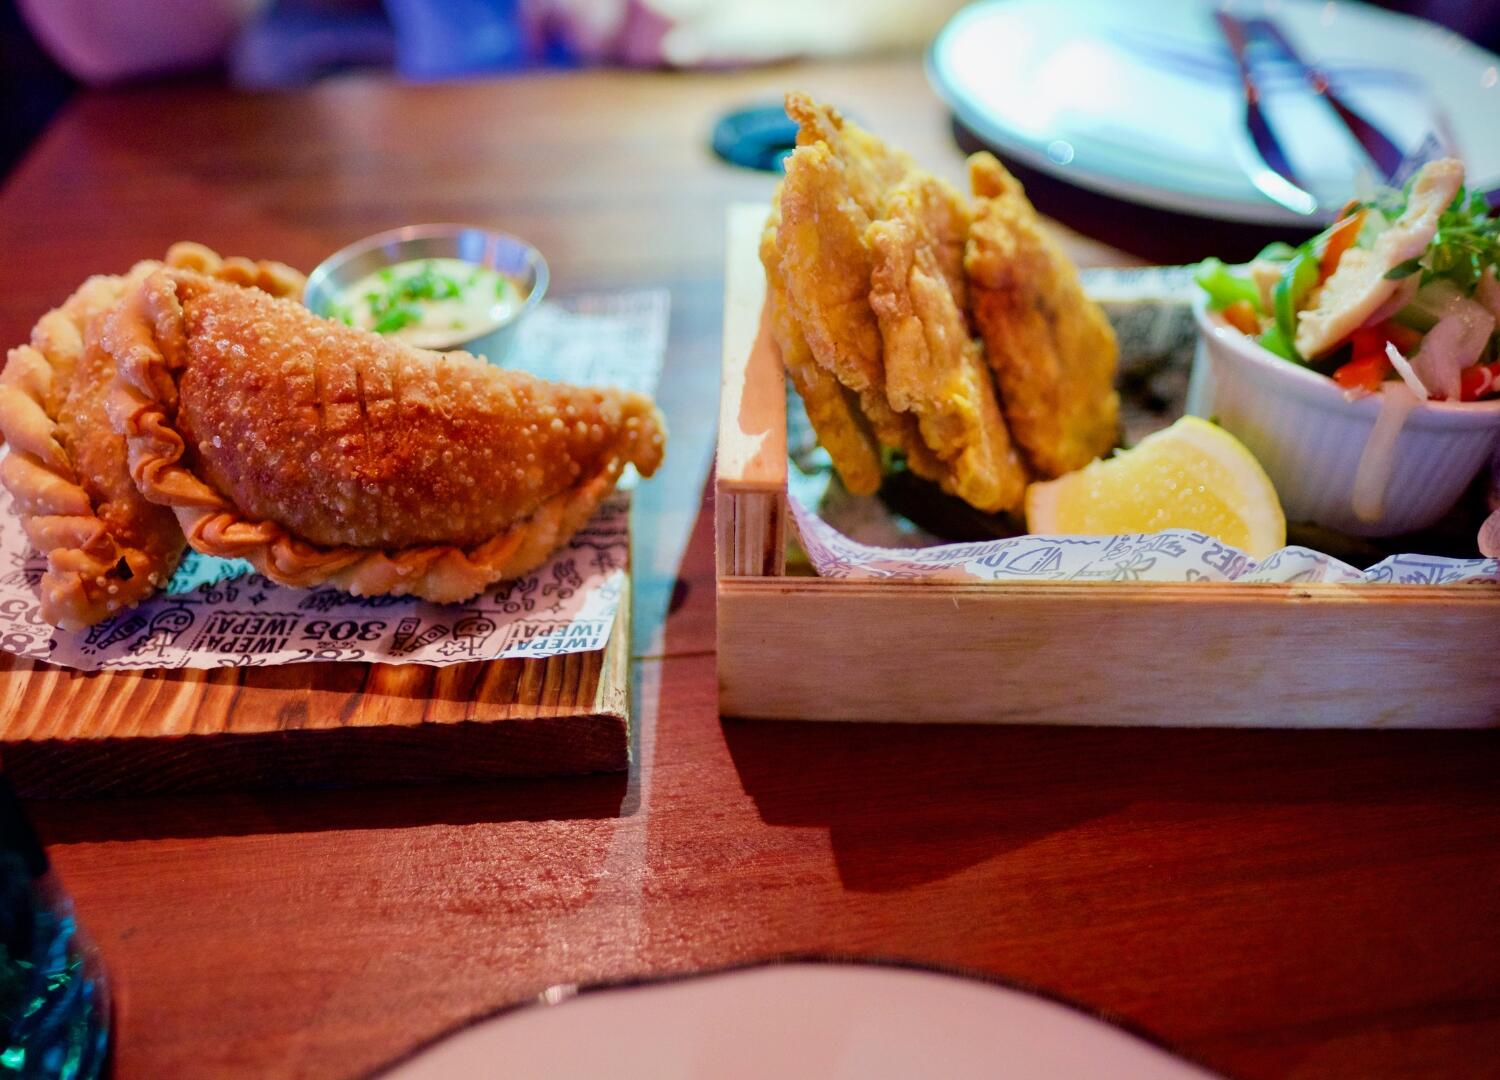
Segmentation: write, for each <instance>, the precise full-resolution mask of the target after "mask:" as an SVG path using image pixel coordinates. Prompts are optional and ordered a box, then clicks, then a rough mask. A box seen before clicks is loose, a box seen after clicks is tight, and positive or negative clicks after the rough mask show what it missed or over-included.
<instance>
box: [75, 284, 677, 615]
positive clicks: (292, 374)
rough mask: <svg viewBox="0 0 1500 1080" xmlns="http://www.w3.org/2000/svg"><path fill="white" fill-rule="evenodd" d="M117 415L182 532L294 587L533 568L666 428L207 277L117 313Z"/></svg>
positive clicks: (463, 584)
mask: <svg viewBox="0 0 1500 1080" xmlns="http://www.w3.org/2000/svg"><path fill="white" fill-rule="evenodd" d="M104 340H105V343H106V345H107V346H108V348H109V350H110V351H111V353H113V354H114V356H115V359H116V362H117V372H116V377H115V382H114V387H113V391H112V396H111V401H110V414H111V418H112V420H113V423H114V426H115V428H116V430H117V431H119V432H120V433H121V434H123V435H124V436H125V437H126V440H127V445H128V452H129V461H130V468H131V474H132V476H133V477H134V478H135V480H136V483H137V484H138V485H139V487H140V489H141V491H142V493H143V494H144V495H145V496H146V497H147V498H148V499H150V500H152V501H153V502H156V503H158V504H161V505H163V506H168V507H170V508H171V509H172V510H173V512H174V513H175V514H176V517H177V520H178V522H179V524H180V525H181V527H182V529H183V532H184V533H185V535H186V537H187V541H188V543H189V544H190V545H192V547H194V548H195V549H196V550H198V551H202V552H205V553H207V554H211V555H222V556H228V557H241V558H245V559H248V560H249V561H250V562H251V563H252V564H254V565H255V567H256V568H257V569H258V570H259V571H260V572H261V573H263V574H265V575H266V576H267V577H270V578H272V579H273V580H275V581H278V582H281V583H283V584H287V585H293V586H301V587H311V586H314V585H319V584H323V583H330V584H334V585H337V586H339V587H341V588H344V589H346V590H348V591H349V592H351V593H354V594H356V595H365V596H368V595H377V594H386V593H390V594H402V595H404V594H411V595H415V596H420V597H424V598H426V599H429V600H435V601H439V602H451V601H458V600H464V599H467V598H469V597H471V596H473V595H475V594H476V593H478V592H480V591H481V590H483V589H484V588H485V587H486V586H488V585H490V584H492V583H493V582H495V581H499V580H501V579H503V578H508V577H514V576H517V575H519V574H523V573H525V572H526V571H528V570H530V569H533V568H534V567H536V566H537V565H539V564H540V563H541V562H543V561H544V560H545V559H546V558H547V556H548V555H549V554H550V553H551V552H552V551H553V550H555V549H556V548H557V547H558V546H559V545H560V544H562V543H563V542H565V541H566V540H567V539H568V537H569V536H571V535H572V533H573V532H575V531H576V530H577V529H578V528H579V527H580V526H582V525H583V524H584V523H585V522H586V521H587V520H588V518H589V517H590V516H591V515H592V513H593V511H594V509H595V508H596V507H597V506H598V503H599V501H600V500H601V499H602V498H603V497H604V496H605V495H606V494H608V492H609V491H610V490H611V489H612V488H613V486H614V483H615V481H616V480H617V479H618V477H619V475H620V472H621V471H622V470H623V469H624V467H625V466H626V464H634V465H635V466H636V467H637V468H638V469H639V470H640V471H641V472H642V473H643V474H645V475H648V476H649V475H650V474H651V473H652V472H653V471H655V469H656V467H657V465H658V464H659V463H660V460H661V456H662V451H663V446H664V442H665V434H664V430H663V427H664V425H663V422H662V419H661V415H660V413H659V412H658V411H657V410H656V407H655V406H654V405H653V404H652V403H651V402H650V400H648V399H647V398H644V397H642V396H640V395H638V394H628V393H624V392H621V391H615V390H592V389H584V388H580V387H572V386H565V385H561V384H554V383H549V382H546V381H544V380H541V379H537V378H534V377H532V376H529V375H525V374H522V373H520V372H514V371H505V370H501V369H499V368H495V367H492V366H490V365H489V364H486V363H485V362H484V361H482V360H479V359H476V358H474V357H471V356H467V355H465V354H462V353H444V354H439V353H434V352H428V351H426V350H422V349H416V348H412V347H410V346H407V345H404V344H401V343H399V342H396V341H392V340H389V339H386V338H382V337H379V336H378V335H375V334H372V333H368V332H366V331H362V330H358V329H355V328H353V327H348V326H344V325H343V324H341V323H338V322H335V321H333V320H329V319H322V318H319V317H317V316H315V315H313V314H312V313H311V312H309V311H307V310H306V309H305V308H303V307H302V306H301V305H300V304H295V303H292V302H289V301H285V300H277V299H273V298H271V297H268V296H266V295H264V294H263V293H260V292H257V291H255V290H253V289H247V288H241V287H238V286H235V285H229V284H225V283H224V282H222V281H218V280H215V279H213V278H210V277H207V276H205V275H202V274H198V273H194V272H191V271H184V270H173V269H162V270H158V271H156V272H153V273H152V274H150V275H149V276H147V277H146V278H145V280H144V281H142V282H141V283H140V284H139V286H138V287H137V288H135V289H134V291H133V292H132V293H131V294H130V295H128V296H127V297H126V298H125V300H124V301H123V302H122V303H121V304H120V305H119V307H117V308H116V309H115V311H114V312H113V313H112V315H111V316H110V319H109V321H108V323H107V325H106V328H105V332H104Z"/></svg>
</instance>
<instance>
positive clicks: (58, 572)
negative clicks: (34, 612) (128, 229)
mask: <svg viewBox="0 0 1500 1080" xmlns="http://www.w3.org/2000/svg"><path fill="white" fill-rule="evenodd" d="M167 263H168V264H169V265H174V266H193V267H198V268H200V269H202V270H204V271H205V272H208V273H212V274H219V275H223V276H226V277H228V278H232V279H234V280H239V281H243V282H245V283H247V284H254V285H258V286H259V287H261V288H265V289H268V290H271V291H274V292H277V293H280V294H295V293H299V292H300V291H301V288H302V281H303V279H302V276H301V275H300V274H298V273H297V272H296V271H294V270H291V269H290V268H289V267H285V266H282V265H281V264H279V263H253V262H251V261H250V260H248V259H230V260H223V259H220V258H219V256H218V255H216V254H215V253H214V252H212V251H210V250H209V249H208V248H205V247H203V246H201V245H198V244H177V245H175V246H174V247H173V248H172V249H171V250H170V251H169V252H168V253H167ZM160 266H161V264H160V263H155V262H143V263H140V264H138V265H137V266H135V267H134V268H133V269H132V270H131V271H130V272H129V273H128V274H126V275H124V276H106V275H100V276H97V277H92V278H89V279H88V281H86V282H84V284H83V285H82V286H80V287H79V289H78V290H77V291H76V292H75V293H74V294H73V295H72V296H70V297H69V298H68V299H67V300H66V301H65V302H64V303H63V304H62V306H60V307H59V308H56V309H55V310H53V311H50V312H48V313H47V314H46V315H44V316H42V318H41V319H40V320H39V321H38V322H37V324H36V327H35V328H34V329H33V331H32V333H31V342H30V344H28V345H22V346H20V347H18V348H15V349H12V350H11V351H10V354H9V357H8V360H7V363H6V366H5V370H4V371H3V372H0V432H3V433H4V436H5V440H6V442H7V443H8V444H9V446H10V452H9V453H8V454H7V455H6V457H5V459H4V462H3V464H0V481H3V482H4V484H5V486H6V487H7V488H8V489H9V490H10V492H11V494H12V496H13V497H14V498H15V502H16V509H17V511H18V513H19V515H20V518H21V523H22V527H23V528H24V529H25V531H26V535H27V538H28V539H29V540H30V541H31V543H32V545H33V546H34V547H36V548H37V550H39V551H40V552H42V553H43V555H45V556H46V558H47V569H46V571H45V573H44V574H43V576H42V579H41V581H40V583H39V587H38V598H39V602H40V610H41V615H42V617H43V618H44V619H46V620H47V621H48V622H51V623H53V624H54V625H56V626H61V627H63V628H64V629H81V628H82V627H85V626H89V625H91V624H93V623H96V622H98V621H100V620H101V619H104V618H106V617H108V616H109V615H110V614H112V613H113V612H115V611H118V610H120V609H122V608H126V607H129V606H131V605H133V604H136V603H138V602H139V601H140V600H142V599H144V598H145V597H147V596H149V595H150V594H151V593H153V592H155V591H156V590H157V589H158V588H159V587H160V586H161V585H162V584H164V583H165V582H166V580H167V578H168V577H170V576H171V573H172V571H173V569H175V567H176V565H177V561H178V559H179V558H180V557H181V555H182V551H183V547H184V541H183V536H182V530H181V529H180V528H178V525H177V521H176V519H175V518H174V517H173V515H172V514H171V512H170V511H168V510H166V509H164V508H162V507H159V506H155V505H153V504H152V503H150V502H148V501H146V499H144V498H143V497H142V496H141V494H140V492H139V491H138V490H137V489H136V486H135V484H134V483H133V482H132V481H131V478H130V474H129V471H128V469H127V466H126V455H125V442H124V440H123V439H122V438H120V436H119V435H117V434H116V433H115V431H114V429H113V428H112V427H111V426H110V423H109V420H108V417H107V416H106V415H105V398H106V395H107V392H108V389H109V386H110V382H111V380H112V378H113V375H114V360H113V358H112V357H111V356H110V354H109V352H108V351H107V350H105V348H104V347H103V345H102V344H101V342H100V340H99V338H100V328H101V325H102V322H103V320H104V318H105V317H106V314H107V313H108V312H109V311H110V309H112V308H113V307H114V306H115V305H116V304H117V303H118V302H119V300H120V299H121V297H122V296H124V295H125V294H126V293H127V292H128V291H129V290H131V289H132V288H134V287H136V286H137V285H139V284H140V282H142V281H143V280H144V279H145V278H146V277H147V276H148V275H149V274H151V273H152V272H154V271H155V270H156V269H158V268H159V267H160Z"/></svg>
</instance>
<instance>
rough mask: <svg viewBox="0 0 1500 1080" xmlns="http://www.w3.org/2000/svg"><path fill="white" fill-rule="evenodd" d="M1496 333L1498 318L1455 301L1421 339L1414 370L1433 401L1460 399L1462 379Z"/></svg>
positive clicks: (1471, 304)
mask: <svg viewBox="0 0 1500 1080" xmlns="http://www.w3.org/2000/svg"><path fill="white" fill-rule="evenodd" d="M1494 331H1495V316H1493V315H1491V314H1490V313H1489V311H1488V310H1486V309H1485V307H1484V305H1482V304H1476V303H1475V302H1474V301H1473V300H1454V301H1453V302H1452V303H1450V304H1449V305H1448V308H1447V311H1446V312H1444V314H1443V317H1442V318H1441V319H1439V320H1438V322H1437V325H1436V326H1434V327H1433V328H1432V329H1431V330H1429V331H1427V335H1426V336H1425V337H1423V338H1422V346H1421V348H1419V349H1418V350H1417V351H1416V354H1415V355H1413V356H1412V358H1411V366H1412V370H1413V371H1415V372H1416V373H1417V376H1418V378H1420V379H1421V380H1422V383H1423V385H1425V386H1426V387H1427V389H1428V390H1429V391H1431V392H1432V396H1433V397H1444V398H1447V399H1448V400H1449V401H1457V400H1458V398H1459V392H1458V390H1459V384H1460V381H1461V379H1460V375H1459V373H1460V372H1461V371H1463V369H1464V368H1466V367H1468V366H1470V365H1471V364H1474V363H1476V362H1477V361H1478V360H1479V357H1480V355H1481V354H1482V353H1483V352H1484V347H1485V345H1486V344H1488V343H1489V340H1490V334H1492V333H1494Z"/></svg>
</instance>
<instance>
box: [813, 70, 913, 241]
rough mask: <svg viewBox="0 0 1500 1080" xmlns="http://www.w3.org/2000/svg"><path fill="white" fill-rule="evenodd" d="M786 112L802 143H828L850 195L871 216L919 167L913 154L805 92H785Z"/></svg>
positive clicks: (881, 210) (880, 208) (877, 214)
mask: <svg viewBox="0 0 1500 1080" xmlns="http://www.w3.org/2000/svg"><path fill="white" fill-rule="evenodd" d="M786 114H787V116H789V117H791V118H792V119H793V120H795V121H796V122H797V145H798V146H799V147H800V146H816V145H818V144H819V143H822V144H823V145H824V146H826V147H828V151H829V153H830V154H831V155H832V156H833V158H834V159H835V160H836V161H837V162H838V163H839V165H840V167H841V169H842V172H843V175H844V185H845V188H846V189H847V191H848V193H849V197H850V198H852V199H853V200H854V201H855V203H857V204H858V206H859V208H860V209H861V210H863V211H864V212H865V214H866V215H868V216H869V217H872V218H874V217H879V216H881V214H882V213H883V212H884V210H885V198H886V195H887V193H888V192H889V191H890V189H891V188H893V187H895V186H896V185H897V184H898V183H900V182H901V181H902V179H904V178H905V177H906V176H907V175H908V174H910V173H913V172H916V171H918V169H917V163H916V162H915V161H913V160H912V158H911V155H909V154H907V153H906V152H905V151H902V150H897V149H895V148H894V147H891V146H887V145H886V144H885V143H884V142H883V141H881V140H880V139H879V138H877V137H876V136H874V135H872V134H870V133H869V132H868V131H866V130H865V129H864V128H862V127H860V126H859V125H858V124H856V123H854V122H853V121H852V120H846V119H845V118H844V117H843V116H842V115H841V114H840V113H839V111H838V110H837V109H835V108H834V107H833V106H831V105H822V104H819V103H818V102H815V101H813V99H812V98H810V97H809V96H808V95H806V94H804V93H801V92H799V91H792V92H791V93H789V94H787V95H786Z"/></svg>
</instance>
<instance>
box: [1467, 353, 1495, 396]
mask: <svg viewBox="0 0 1500 1080" xmlns="http://www.w3.org/2000/svg"><path fill="white" fill-rule="evenodd" d="M1491 394H1500V360H1497V361H1495V363H1493V364H1475V365H1473V366H1472V367H1466V368H1464V369H1463V370H1462V371H1460V372H1459V373H1458V400H1459V401H1478V400H1479V399H1480V398H1483V397H1489V396H1490V395H1491Z"/></svg>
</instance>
